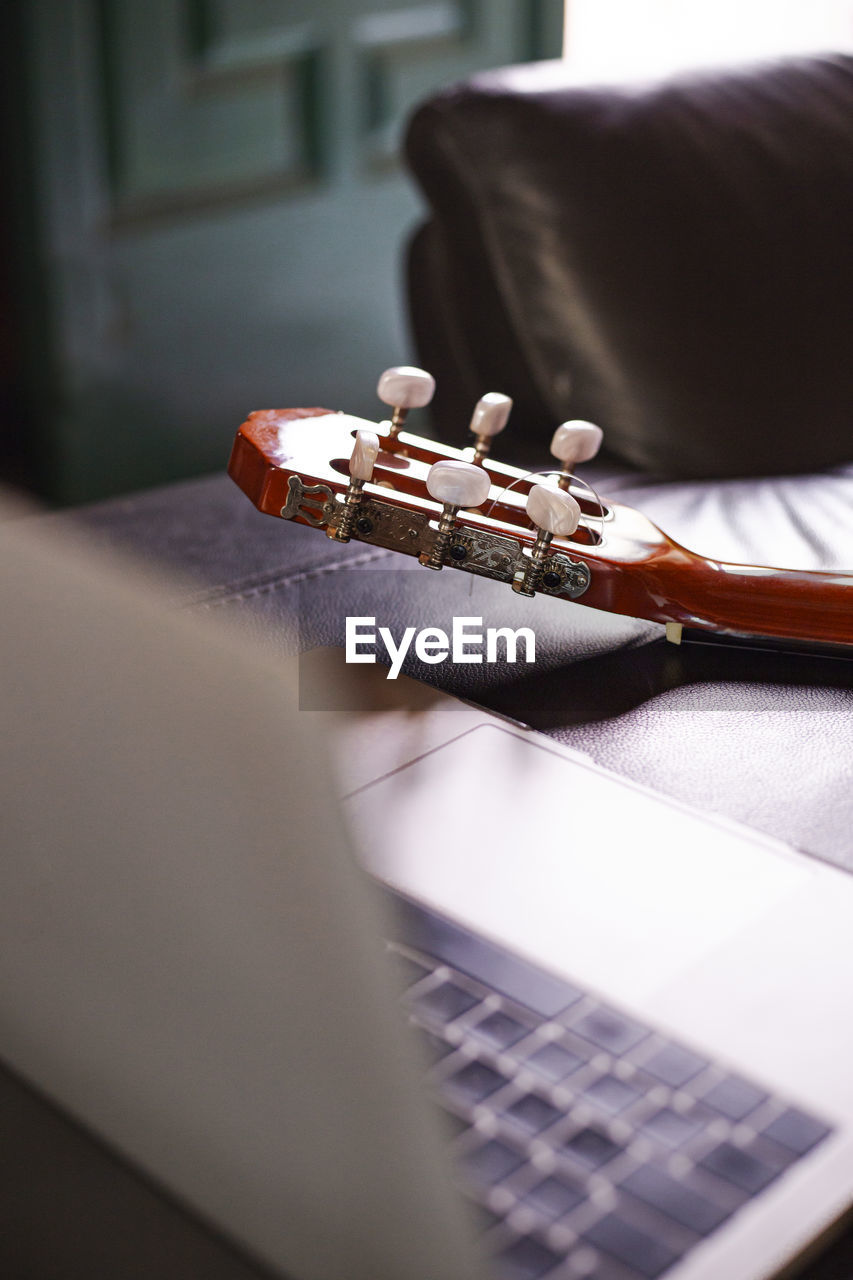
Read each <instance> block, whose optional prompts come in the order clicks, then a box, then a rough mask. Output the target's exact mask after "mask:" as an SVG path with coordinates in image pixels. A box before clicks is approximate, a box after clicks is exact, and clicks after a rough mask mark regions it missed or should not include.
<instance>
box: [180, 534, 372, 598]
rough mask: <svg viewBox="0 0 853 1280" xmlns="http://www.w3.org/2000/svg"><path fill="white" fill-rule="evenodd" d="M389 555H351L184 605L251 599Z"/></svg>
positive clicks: (370, 553)
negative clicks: (350, 556) (242, 589)
mask: <svg viewBox="0 0 853 1280" xmlns="http://www.w3.org/2000/svg"><path fill="white" fill-rule="evenodd" d="M391 555H392V552H390V551H386V550H384V549H382V550H380V551H369V552H365V553H364V554H363V555H360V556H353V557H352V558H349V559H346V560H336V561H335V562H334V563H333V564H324V565H320V566H319V567H318V568H316V569H300V570H299V571H298V572H297V573H293V574H290V575H289V576H285V577H283V578H277V579H275V580H274V581H272V582H265V583H263V584H262V585H261V586H255V587H250V588H249V589H248V590H244V591H231V592H229V593H228V594H227V595H217V596H215V597H213V598H211V599H208V600H193V601H190V602H189V603H188V604H187V605H186V606H185V607H186V608H189V609H215V608H217V607H218V606H219V605H222V604H231V603H232V602H237V601H240V600H251V599H253V598H254V597H255V596H263V595H268V594H269V593H270V592H272V591H278V589H279V588H280V587H290V586H293V585H295V584H296V583H299V582H310V581H311V580H312V579H313V578H321V577H322V576H323V574H326V573H335V572H336V570H338V569H348V568H351V567H352V566H353V565H362V564H370V563H372V562H373V561H375V560H386V559H388V557H389V556H391Z"/></svg>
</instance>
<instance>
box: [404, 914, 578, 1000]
mask: <svg viewBox="0 0 853 1280" xmlns="http://www.w3.org/2000/svg"><path fill="white" fill-rule="evenodd" d="M394 914H395V917H396V919H397V925H398V929H399V931H400V934H401V936H403V937H405V939H406V942H407V944H408V945H409V946H412V947H415V948H416V949H417V950H418V951H421V952H423V953H424V954H425V955H427V956H435V957H436V959H437V960H439V961H441V962H442V963H444V964H447V965H450V966H451V968H454V969H458V970H460V971H461V972H462V973H466V974H469V975H470V976H471V977H473V978H477V979H479V980H480V981H481V982H483V983H484V984H485V985H486V986H488V987H491V988H493V989H494V990H495V991H498V992H500V993H501V994H503V995H505V996H507V997H509V999H511V1000H514V1001H515V1003H516V1004H520V1005H523V1006H524V1007H525V1008H527V1009H532V1010H533V1011H534V1012H535V1013H538V1014H539V1015H540V1016H541V1017H543V1018H555V1017H556V1016H557V1014H558V1013H562V1012H563V1010H565V1009H568V1008H569V1006H570V1005H573V1004H575V1003H576V1002H577V1001H578V1000H580V999H581V996H582V994H583V993H582V992H581V991H579V990H578V989H577V987H574V986H572V985H571V984H570V983H568V982H565V981H564V980H563V979H562V978H558V977H556V975H554V974H551V973H546V972H545V971H544V970H543V969H539V968H537V966H535V965H532V964H529V963H528V962H527V961H526V960H522V959H520V958H519V957H518V956H515V955H513V954H512V952H510V951H507V950H506V949H505V948H504V947H501V946H499V945H498V944H496V943H494V942H488V941H487V940H486V939H485V938H481V937H479V936H478V935H476V934H474V933H471V931H470V930H469V929H465V928H464V927H462V926H461V925H457V924H453V923H452V922H451V921H450V920H446V919H445V918H444V917H443V916H440V915H437V914H436V913H435V912H432V911H428V910H426V909H425V908H424V907H421V906H419V905H418V904H417V903H414V902H409V901H406V900H404V899H402V898H396V897H395V899H394Z"/></svg>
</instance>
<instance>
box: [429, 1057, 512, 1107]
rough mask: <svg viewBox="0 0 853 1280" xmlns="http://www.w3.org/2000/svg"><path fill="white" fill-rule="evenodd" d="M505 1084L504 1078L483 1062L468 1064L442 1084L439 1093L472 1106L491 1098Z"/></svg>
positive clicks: (505, 1079)
mask: <svg viewBox="0 0 853 1280" xmlns="http://www.w3.org/2000/svg"><path fill="white" fill-rule="evenodd" d="M507 1083H508V1081H507V1078H506V1076H503V1075H501V1073H500V1072H499V1071H495V1070H494V1068H493V1067H489V1066H487V1065H486V1063H485V1062H469V1063H468V1065H467V1066H464V1067H463V1068H462V1070H461V1071H457V1072H456V1075H455V1076H451V1077H450V1078H449V1079H448V1080H445V1081H444V1082H443V1084H442V1086H441V1092H442V1094H444V1093H447V1094H449V1095H450V1096H452V1097H455V1098H456V1100H457V1101H461V1102H467V1103H469V1104H470V1105H471V1106H474V1105H475V1104H476V1103H478V1102H482V1101H483V1099H484V1098H489V1097H491V1095H492V1094H493V1093H496V1092H497V1091H498V1089H500V1088H501V1087H502V1086H503V1085H505V1084H507Z"/></svg>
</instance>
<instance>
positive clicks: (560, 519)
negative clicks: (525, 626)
mask: <svg viewBox="0 0 853 1280" xmlns="http://www.w3.org/2000/svg"><path fill="white" fill-rule="evenodd" d="M527 514H528V515H529V517H530V519H531V520H532V521H533V523H534V525H535V526H536V541H535V542H534V544H533V549H532V551H531V553H530V556H529V557H528V559H527V563H526V564H525V565H524V567H523V568H522V569H519V570H518V572H517V573H516V574H515V576H514V578H513V580H512V589H513V591H516V592H517V593H518V594H519V595H522V596H532V595H535V594H536V588H537V587H538V586H539V585H540V583H544V585H545V586H546V587H554V586H559V585H560V578H559V574H557V573H556V572H553V571H551V570H548V569H546V563H547V560H548V550H549V548H550V545H551V539H552V538H553V537H554V535H555V534H556V535H557V536H558V537H561V538H568V537H571V535H572V534H573V533H574V531H575V529H577V527H578V523H579V521H580V516H581V509H580V506H579V505H578V503H577V502H576V501H575V499H574V498H573V497H572V496H571V494H570V493H565V492H564V491H563V490H562V489H552V488H550V487H549V486H548V485H546V484H542V483H537V484H534V485H533V487H532V488H531V490H530V492H529V494H528V495H527ZM551 576H553V578H554V579H555V581H553V582H552V581H549V580H548V579H549V577H551Z"/></svg>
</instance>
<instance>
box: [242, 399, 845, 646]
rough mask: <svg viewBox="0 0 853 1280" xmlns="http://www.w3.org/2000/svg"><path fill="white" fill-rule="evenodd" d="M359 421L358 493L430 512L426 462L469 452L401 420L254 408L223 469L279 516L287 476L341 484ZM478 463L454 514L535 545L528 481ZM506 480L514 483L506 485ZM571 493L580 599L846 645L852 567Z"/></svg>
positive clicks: (570, 544)
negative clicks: (727, 538) (744, 559)
mask: <svg viewBox="0 0 853 1280" xmlns="http://www.w3.org/2000/svg"><path fill="white" fill-rule="evenodd" d="M359 426H365V427H370V428H371V429H373V430H378V431H379V434H380V442H381V444H382V449H381V451H380V454H379V458H378V460H377V466H376V470H375V472H374V478H375V481H377V482H381V484H380V483H370V484H368V485H367V486H366V488H365V492H366V493H368V494H373V495H374V496H375V497H378V498H382V499H384V500H386V501H389V500H392V499H393V501H394V503H395V505H398V506H400V507H401V508H405V509H407V510H412V511H427V512H429V513H430V514H431V515H434V516H436V517H437V516H438V514H439V510H440V508H439V507H438V505H437V504H436V503H435V502H433V501H432V499H431V498H430V497H429V496H428V494H427V491H426V475H427V472H428V470H429V468H430V466H431V465H432V463H433V462H436V461H438V460H439V459H441V458H464V457H466V456H468V455H467V453H463V452H461V451H460V450H457V449H453V448H450V447H449V446H444V445H435V444H433V443H431V442H430V441H427V440H424V439H422V438H420V437H418V436H415V435H412V434H410V433H408V432H405V431H403V432H401V433H400V435H399V437H398V438H397V439H396V440H394V441H389V442H386V441H385V440H383V436H382V432H383V428H382V427H381V426H379V427H377V425H376V424H375V423H368V422H365V421H363V420H361V419H354V418H352V417H350V416H349V415H345V414H333V413H332V412H331V411H330V410H328V409H319V408H316V409H278V410H263V411H260V412H257V413H253V414H251V415H250V416H249V418H248V420H247V421H246V422H244V423H243V425H242V426H241V427H240V430H239V431H238V433H237V437H236V440H235V442H234V448H233V451H232V454H231V461H230V463H229V467H228V470H229V474H230V475H231V477H232V478H233V479H234V480H235V481H236V483H237V484H238V485H239V486H240V488H241V489H242V490H243V491H244V492H245V493H246V494H247V495H248V497H249V498H251V500H252V502H254V504H255V506H256V507H258V508H259V510H261V511H264V512H266V513H267V514H268V515H274V516H280V515H281V509H282V507H283V506H284V504H285V502H286V501H287V496H288V481H289V479H290V477H291V476H292V475H299V476H300V477H301V478H302V480H303V481H305V482H306V483H308V484H324V485H328V487H329V488H330V489H331V490H332V491H333V492H335V493H337V494H343V493H344V492H345V491H346V488H347V461H348V459H349V456H350V453H351V452H352V433H353V431H354V430H355V429H356V428H357V427H359ZM486 469H487V470H488V472H489V473H490V476H491V478H492V490H491V494H490V499H489V501H488V502H487V503H485V504H484V507H483V510H482V513H470V512H460V523H461V524H462V525H463V526H465V527H468V528H471V529H485V530H491V531H493V532H501V533H506V534H509V535H511V536H512V537H516V538H518V539H519V541H520V542H521V543H522V544H523V545H525V546H527V547H530V546H532V544H533V541H534V538H535V534H534V532H533V530H532V528H531V526H530V522H529V520H528V519H527V516H526V513H525V510H524V503H525V498H526V495H527V493H528V491H529V489H530V485H531V483H532V482H531V481H530V480H528V479H525V478H524V476H525V473H524V472H522V471H520V470H519V469H518V468H516V467H510V466H507V465H505V464H503V463H499V462H493V461H491V460H489V461H488V462H487V463H486ZM509 484H513V486H514V487H513V488H512V490H510V491H509V492H504V490H505V489H506V486H507V485H509ZM576 496H577V497H578V499H579V501H580V502H581V507H582V511H583V516H582V520H581V524H580V526H579V528H578V531H577V533H576V534H574V535H573V536H572V537H571V538H569V539H566V538H555V539H554V541H553V544H552V545H553V547H554V549H555V550H563V551H565V552H568V553H569V554H570V555H573V556H577V557H582V558H583V559H584V560H585V561H586V563H587V564H588V565H589V566H590V569H591V570H592V581H591V583H590V586H589V588H588V590H587V591H586V592H585V594H584V595H583V597H582V598H581V600H580V603H582V604H585V605H590V606H591V607H592V608H597V609H605V610H608V611H609V612H611V613H622V614H628V615H629V616H631V617H637V618H648V619H650V620H652V621H655V622H677V623H681V624H683V625H684V626H686V627H690V628H693V629H697V630H706V631H713V632H722V633H731V634H737V635H757V636H773V637H779V638H782V639H792V640H801V641H812V642H818V643H821V644H837V645H851V646H853V573H840V572H838V573H826V572H804V571H797V570H790V569H781V568H772V567H768V566H759V565H741V564H726V563H723V562H722V561H718V560H712V559H709V558H708V557H706V556H700V555H697V554H696V553H695V552H693V551H688V550H687V549H686V548H685V547H682V546H680V545H679V544H678V543H677V542H674V541H673V540H672V539H671V538H669V537H667V535H666V534H665V533H662V532H661V530H660V529H658V528H657V526H656V525H654V524H652V522H651V521H650V520H647V519H646V517H645V516H643V515H641V513H640V512H638V511H635V510H634V509H633V508H631V507H626V506H622V505H621V504H618V503H613V504H610V505H607V507H606V512H605V515H604V517H603V518H602V517H601V515H600V513H599V512H598V510H597V507H596V504H595V502H594V501H593V500H592V499H591V498H590V496H589V495H584V494H582V493H580V492H578V493H577V494H576ZM487 512H488V514H486V513H487ZM296 518H297V520H299V517H298V516H297V517H296ZM300 523H307V522H305V521H300ZM415 554H416V552H415Z"/></svg>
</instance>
